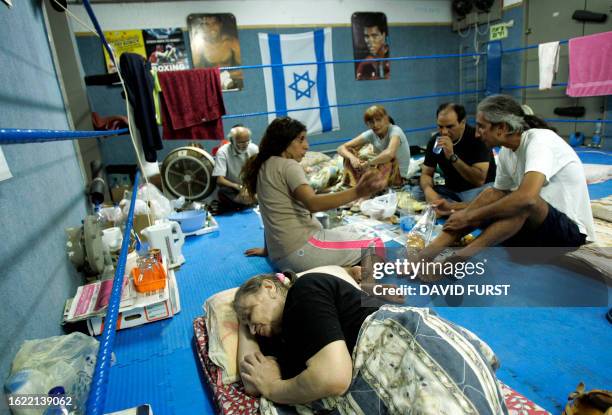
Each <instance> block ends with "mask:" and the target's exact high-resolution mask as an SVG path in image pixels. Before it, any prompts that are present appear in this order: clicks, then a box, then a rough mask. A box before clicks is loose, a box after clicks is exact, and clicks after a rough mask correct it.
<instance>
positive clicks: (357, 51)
mask: <svg viewBox="0 0 612 415" xmlns="http://www.w3.org/2000/svg"><path fill="white" fill-rule="evenodd" d="M351 25H352V28H353V56H354V59H355V60H358V59H362V60H363V59H365V61H363V62H355V79H357V80H358V81H363V80H374V79H389V77H390V76H391V64H390V63H389V61H376V60H374V59H381V58H388V57H389V56H390V55H389V28H388V26H387V16H385V14H384V13H377V12H367V13H353V15H352V16H351ZM370 59H371V60H370Z"/></svg>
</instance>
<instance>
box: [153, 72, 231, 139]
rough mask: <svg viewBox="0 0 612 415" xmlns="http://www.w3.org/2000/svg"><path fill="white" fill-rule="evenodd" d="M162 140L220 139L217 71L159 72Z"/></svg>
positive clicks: (221, 107)
mask: <svg viewBox="0 0 612 415" xmlns="http://www.w3.org/2000/svg"><path fill="white" fill-rule="evenodd" d="M158 76H159V83H160V86H161V91H162V94H161V96H162V100H161V107H162V108H161V112H162V124H163V126H164V131H163V137H164V139H166V140H168V139H184V140H221V139H223V121H222V119H221V116H223V115H225V105H224V103H223V95H222V92H221V91H222V90H221V80H220V77H219V68H204V69H193V70H187V71H167V72H159V73H158Z"/></svg>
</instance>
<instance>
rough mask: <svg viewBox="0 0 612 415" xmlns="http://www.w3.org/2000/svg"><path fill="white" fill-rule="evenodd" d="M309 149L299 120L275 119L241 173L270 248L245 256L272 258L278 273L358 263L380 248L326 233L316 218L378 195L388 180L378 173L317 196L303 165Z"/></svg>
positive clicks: (375, 240)
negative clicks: (317, 214) (365, 253)
mask: <svg viewBox="0 0 612 415" xmlns="http://www.w3.org/2000/svg"><path fill="white" fill-rule="evenodd" d="M307 150H308V140H307V138H306V127H305V126H304V124H302V123H301V122H299V121H298V120H294V119H292V118H290V117H282V118H277V119H275V120H274V121H272V123H270V125H269V126H268V128H267V129H266V132H265V133H264V136H263V138H262V139H261V143H260V144H259V153H258V154H257V155H255V156H253V157H251V158H250V159H249V160H248V161H247V163H246V165H245V166H244V168H243V170H242V181H243V183H244V184H245V186H246V189H247V192H248V193H249V194H250V195H251V196H254V195H255V194H257V199H258V201H259V207H260V212H261V217H262V220H263V224H264V236H265V242H266V247H265V248H252V249H249V250H247V251H246V252H245V254H246V255H247V256H251V255H259V256H268V257H269V258H270V260H271V262H272V263H273V264H274V265H275V266H276V267H277V268H278V269H290V270H292V271H295V272H300V271H304V270H307V269H311V268H314V267H317V266H321V265H341V266H350V265H355V264H358V263H359V262H360V261H361V251H362V248H367V247H370V246H373V247H377V248H382V247H383V244H382V241H381V240H380V239H379V238H373V239H360V238H359V236H358V235H357V234H354V233H352V232H345V231H339V230H334V229H331V230H330V229H322V227H321V224H320V223H319V222H318V221H317V220H316V219H315V218H313V216H312V213H314V212H321V211H326V210H329V209H334V208H337V207H339V206H342V205H344V204H346V203H349V202H352V201H353V200H356V199H358V198H361V197H366V196H369V195H371V194H373V193H376V192H378V191H380V190H382V189H383V188H384V187H385V185H386V182H385V179H384V178H383V177H382V176H381V175H380V174H379V173H378V172H377V171H368V172H367V173H365V174H364V175H363V176H362V177H361V179H360V180H359V183H358V184H357V186H356V187H354V188H352V189H349V190H345V191H342V192H338V193H329V194H321V195H318V194H316V193H315V191H314V190H313V188H312V187H311V186H310V185H309V184H308V180H307V179H306V175H305V173H304V170H303V168H302V167H301V166H300V164H299V162H300V161H301V160H302V158H303V157H304V155H305V154H306V151H307Z"/></svg>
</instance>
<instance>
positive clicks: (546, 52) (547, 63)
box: [538, 41, 559, 91]
mask: <svg viewBox="0 0 612 415" xmlns="http://www.w3.org/2000/svg"><path fill="white" fill-rule="evenodd" d="M538 64H539V69H540V85H539V89H540V91H542V90H545V89H550V88H552V83H553V79H554V78H555V76H556V75H557V72H558V71H559V42H558V41H557V42H548V43H541V44H540V45H539V46H538Z"/></svg>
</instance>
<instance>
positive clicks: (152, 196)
mask: <svg viewBox="0 0 612 415" xmlns="http://www.w3.org/2000/svg"><path fill="white" fill-rule="evenodd" d="M119 206H121V207H122V209H123V214H124V217H127V215H128V212H129V209H130V201H129V200H127V199H123V200H122V201H121V203H120V204H119ZM149 213H150V214H152V215H153V220H154V221H155V220H157V219H164V218H167V217H168V216H170V214H171V213H172V206H171V204H170V200H168V198H167V197H166V196H164V195H163V194H162V192H160V191H159V189H158V188H157V187H155V186H154V185H152V184H151V183H145V184H143V185H142V186H140V188H139V189H138V199H137V200H136V203H135V206H134V214H135V215H148V214H149Z"/></svg>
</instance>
